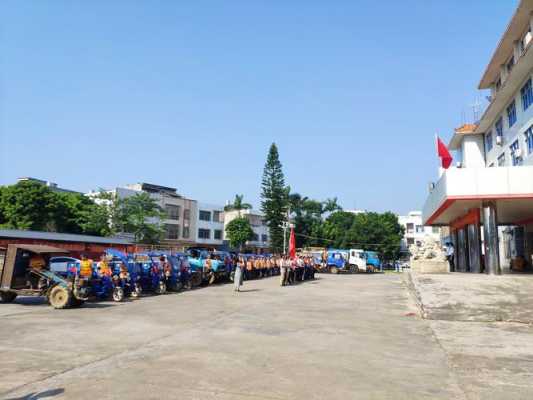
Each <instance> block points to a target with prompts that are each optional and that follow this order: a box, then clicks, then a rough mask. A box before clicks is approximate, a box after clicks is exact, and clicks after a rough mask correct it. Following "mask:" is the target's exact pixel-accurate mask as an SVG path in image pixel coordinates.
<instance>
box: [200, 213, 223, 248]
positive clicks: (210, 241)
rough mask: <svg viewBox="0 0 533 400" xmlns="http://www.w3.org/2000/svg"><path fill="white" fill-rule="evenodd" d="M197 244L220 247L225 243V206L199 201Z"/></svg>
mask: <svg viewBox="0 0 533 400" xmlns="http://www.w3.org/2000/svg"><path fill="white" fill-rule="evenodd" d="M196 227H197V229H196V244H197V245H199V246H207V247H214V248H220V247H222V246H223V244H224V207H223V206H217V205H213V204H206V203H198V213H197V215H196Z"/></svg>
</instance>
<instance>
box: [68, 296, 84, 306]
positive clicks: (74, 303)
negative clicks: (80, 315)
mask: <svg viewBox="0 0 533 400" xmlns="http://www.w3.org/2000/svg"><path fill="white" fill-rule="evenodd" d="M83 303H85V301H84V300H79V299H77V298H75V297H74V296H72V298H71V299H70V304H69V306H70V307H73V308H74V307H81V305H82V304H83Z"/></svg>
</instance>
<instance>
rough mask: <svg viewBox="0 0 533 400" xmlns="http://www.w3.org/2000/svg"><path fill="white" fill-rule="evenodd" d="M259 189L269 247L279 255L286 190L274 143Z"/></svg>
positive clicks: (284, 214) (284, 219) (286, 198)
mask: <svg viewBox="0 0 533 400" xmlns="http://www.w3.org/2000/svg"><path fill="white" fill-rule="evenodd" d="M261 189H262V191H261V211H263V213H264V215H265V221H266V224H267V226H268V230H269V233H270V246H271V248H272V250H273V251H274V252H278V253H281V252H283V251H284V249H283V228H282V224H283V223H284V222H285V221H286V212H287V205H288V190H287V188H286V187H285V177H284V176H283V170H282V166H281V162H280V161H279V154H278V148H277V146H276V144H275V143H272V145H271V146H270V150H269V152H268V157H267V161H266V164H265V169H264V170H263V179H262V183H261Z"/></svg>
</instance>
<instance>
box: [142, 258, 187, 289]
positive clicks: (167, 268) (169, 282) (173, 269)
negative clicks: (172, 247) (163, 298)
mask: <svg viewBox="0 0 533 400" xmlns="http://www.w3.org/2000/svg"><path fill="white" fill-rule="evenodd" d="M148 255H149V256H150V257H151V259H152V263H153V264H157V265H158V268H160V269H161V270H162V273H163V278H162V279H163V281H164V282H165V286H166V288H167V290H171V291H174V292H179V291H180V290H181V289H182V288H183V285H182V282H181V280H180V274H181V273H180V263H181V260H180V259H179V258H178V257H176V256H173V255H172V254H171V253H166V252H162V251H153V252H150V253H148ZM161 258H164V259H166V262H167V264H166V265H162V264H163V263H164V262H163V263H162V262H161Z"/></svg>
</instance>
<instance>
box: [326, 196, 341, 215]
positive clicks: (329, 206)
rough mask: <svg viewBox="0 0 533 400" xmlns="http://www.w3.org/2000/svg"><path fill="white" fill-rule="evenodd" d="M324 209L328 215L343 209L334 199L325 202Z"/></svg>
mask: <svg viewBox="0 0 533 400" xmlns="http://www.w3.org/2000/svg"><path fill="white" fill-rule="evenodd" d="M323 206H324V209H323V211H324V212H326V213H332V212H335V211H342V207H341V206H340V205H339V203H338V202H337V198H336V197H334V198H332V199H326V201H324V202H323Z"/></svg>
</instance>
